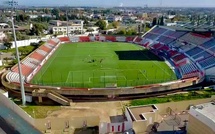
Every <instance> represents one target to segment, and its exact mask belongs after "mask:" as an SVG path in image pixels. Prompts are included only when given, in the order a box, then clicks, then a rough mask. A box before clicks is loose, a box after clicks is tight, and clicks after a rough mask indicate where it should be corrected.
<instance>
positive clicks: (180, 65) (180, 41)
mask: <svg viewBox="0 0 215 134" xmlns="http://www.w3.org/2000/svg"><path fill="white" fill-rule="evenodd" d="M143 39H144V40H148V41H149V42H148V44H147V45H143V46H145V47H147V48H148V49H150V50H151V51H152V52H153V53H155V54H157V55H158V56H162V57H164V58H165V59H167V60H169V61H170V62H171V63H173V65H174V66H175V68H176V69H177V70H179V72H180V75H181V78H190V77H194V76H197V77H199V76H200V75H201V74H202V72H203V71H204V70H203V69H205V67H211V66H213V65H211V64H212V63H210V62H208V61H207V63H205V62H206V61H205V62H204V61H201V60H202V59H204V58H209V57H210V56H211V54H210V53H209V52H207V51H205V50H204V49H201V48H200V47H197V46H198V45H200V44H203V43H206V42H208V41H210V40H211V37H205V36H200V35H198V34H193V33H189V32H181V31H179V32H178V31H174V30H172V29H167V28H164V27H155V28H154V29H152V30H151V31H149V32H148V33H147V34H146V35H145V36H144V37H143ZM210 43H211V42H210ZM210 48H211V47H210ZM196 60H197V61H200V66H201V67H202V68H199V67H198V65H196V64H195V63H196ZM201 62H204V63H201Z"/></svg>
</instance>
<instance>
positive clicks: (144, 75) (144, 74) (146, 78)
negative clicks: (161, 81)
mask: <svg viewBox="0 0 215 134" xmlns="http://www.w3.org/2000/svg"><path fill="white" fill-rule="evenodd" d="M139 72H140V73H141V74H142V75H143V76H144V77H145V78H146V80H149V79H148V78H147V77H146V75H145V74H144V73H143V72H142V71H141V70H139Z"/></svg>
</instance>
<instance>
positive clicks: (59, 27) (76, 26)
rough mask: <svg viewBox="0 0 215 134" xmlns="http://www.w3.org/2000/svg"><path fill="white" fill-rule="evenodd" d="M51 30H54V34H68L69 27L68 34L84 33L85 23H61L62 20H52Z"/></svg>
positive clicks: (76, 21)
mask: <svg viewBox="0 0 215 134" xmlns="http://www.w3.org/2000/svg"><path fill="white" fill-rule="evenodd" d="M50 24H51V28H52V30H53V34H67V25H68V32H69V33H73V32H76V31H79V32H81V33H82V32H83V26H84V21H82V20H71V21H69V22H67V21H60V20H52V21H50Z"/></svg>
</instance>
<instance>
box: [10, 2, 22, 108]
mask: <svg viewBox="0 0 215 134" xmlns="http://www.w3.org/2000/svg"><path fill="white" fill-rule="evenodd" d="M8 5H9V6H11V8H12V12H11V23H12V30H13V36H14V44H15V48H16V58H17V61H18V72H19V82H20V88H21V95H22V105H23V106H25V104H26V98H25V89H24V82H23V81H24V79H22V68H21V65H20V59H19V50H18V47H17V42H16V31H15V27H14V20H13V19H14V18H13V12H14V13H15V6H16V5H18V2H17V1H14V0H10V1H8Z"/></svg>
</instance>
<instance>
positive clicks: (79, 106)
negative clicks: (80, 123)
mask: <svg viewBox="0 0 215 134" xmlns="http://www.w3.org/2000/svg"><path fill="white" fill-rule="evenodd" d="M128 103H129V101H113V102H84V103H80V102H78V103H71V106H69V107H62V109H61V110H58V111H54V112H52V113H50V114H49V115H48V117H47V118H56V117H59V118H66V117H69V118H72V117H87V116H98V117H99V118H100V122H110V116H117V115H121V114H122V113H123V106H125V105H127V104H128ZM91 131H92V130H84V131H80V132H79V131H78V134H94V133H95V132H91ZM62 133H63V134H75V133H77V131H75V129H69V130H68V131H67V132H62V130H52V131H51V134H62Z"/></svg>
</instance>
